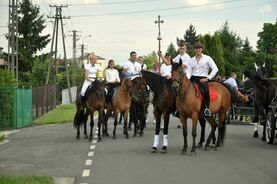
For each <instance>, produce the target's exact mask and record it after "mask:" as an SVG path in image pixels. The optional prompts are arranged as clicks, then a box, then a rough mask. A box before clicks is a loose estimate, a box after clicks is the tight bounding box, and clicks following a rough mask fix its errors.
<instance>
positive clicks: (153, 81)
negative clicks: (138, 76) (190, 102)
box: [142, 71, 176, 153]
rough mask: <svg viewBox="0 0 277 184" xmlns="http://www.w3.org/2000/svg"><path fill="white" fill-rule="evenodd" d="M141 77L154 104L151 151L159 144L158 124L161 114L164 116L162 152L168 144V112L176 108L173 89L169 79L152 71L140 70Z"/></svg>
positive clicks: (155, 150)
mask: <svg viewBox="0 0 277 184" xmlns="http://www.w3.org/2000/svg"><path fill="white" fill-rule="evenodd" d="M142 77H143V79H144V80H145V81H146V83H147V84H148V85H149V86H150V89H151V90H152V91H153V93H154V98H153V106H154V116H155V118H156V128H155V136H154V144H153V147H152V149H151V152H152V153H156V152H157V147H158V145H159V133H160V124H161V116H162V115H163V117H164V129H163V134H164V139H163V148H162V152H163V153H165V152H166V151H167V146H168V137H167V134H168V124H169V116H170V113H172V112H174V111H175V110H176V107H175V96H174V91H173V90H172V82H171V80H168V79H166V78H165V77H162V76H160V75H157V74H155V73H152V72H147V71H142Z"/></svg>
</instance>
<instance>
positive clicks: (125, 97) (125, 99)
mask: <svg viewBox="0 0 277 184" xmlns="http://www.w3.org/2000/svg"><path fill="white" fill-rule="evenodd" d="M131 86H132V81H131V80H129V79H122V80H121V82H120V86H119V87H118V88H117V89H116V92H115V97H114V99H113V100H112V105H111V106H110V107H109V108H108V109H107V113H106V116H105V121H104V125H103V126H104V127H103V128H104V130H103V132H105V134H106V135H108V127H107V121H108V118H109V117H110V116H111V115H112V112H113V116H114V129H113V138H114V139H115V138H116V126H117V119H118V114H119V113H121V112H123V113H124V131H123V133H124V134H125V136H126V138H129V134H128V130H127V118H128V114H129V109H130V106H131V96H130V92H131V89H130V88H131Z"/></svg>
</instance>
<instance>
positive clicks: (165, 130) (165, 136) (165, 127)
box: [161, 112, 170, 153]
mask: <svg viewBox="0 0 277 184" xmlns="http://www.w3.org/2000/svg"><path fill="white" fill-rule="evenodd" d="M169 115H170V113H167V112H166V113H164V129H163V134H164V136H163V148H162V150H161V152H162V153H166V152H167V147H168V124H169Z"/></svg>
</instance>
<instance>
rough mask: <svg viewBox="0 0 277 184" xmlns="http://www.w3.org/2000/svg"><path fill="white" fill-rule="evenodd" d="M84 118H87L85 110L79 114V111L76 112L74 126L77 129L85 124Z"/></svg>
mask: <svg viewBox="0 0 277 184" xmlns="http://www.w3.org/2000/svg"><path fill="white" fill-rule="evenodd" d="M84 116H85V110H84V109H81V110H80V111H79V112H78V110H77V111H76V113H75V116H74V121H73V125H74V127H75V128H77V127H78V126H82V124H83V123H84Z"/></svg>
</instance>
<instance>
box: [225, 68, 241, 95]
mask: <svg viewBox="0 0 277 184" xmlns="http://www.w3.org/2000/svg"><path fill="white" fill-rule="evenodd" d="M236 78H237V74H236V73H235V72H232V73H231V77H230V78H229V79H227V80H225V81H224V83H225V84H228V85H229V86H230V87H231V88H232V89H234V90H236V91H238V84H237V81H236Z"/></svg>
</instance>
